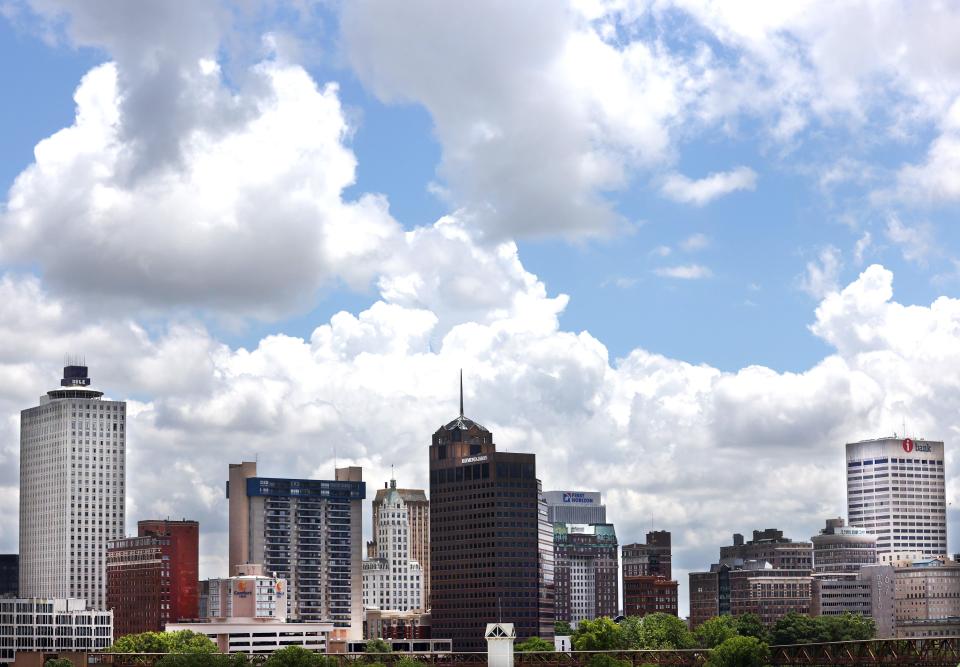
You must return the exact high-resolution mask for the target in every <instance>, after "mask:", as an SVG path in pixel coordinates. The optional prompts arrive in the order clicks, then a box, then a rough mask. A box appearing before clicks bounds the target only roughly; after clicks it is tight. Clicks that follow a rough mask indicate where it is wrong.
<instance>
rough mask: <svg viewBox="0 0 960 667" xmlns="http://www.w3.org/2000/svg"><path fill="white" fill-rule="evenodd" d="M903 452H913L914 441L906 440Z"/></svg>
mask: <svg viewBox="0 0 960 667" xmlns="http://www.w3.org/2000/svg"><path fill="white" fill-rule="evenodd" d="M903 451H905V452H906V453H907V454H909V453H910V452H912V451H913V440H911V439H910V438H906V439H904V441H903Z"/></svg>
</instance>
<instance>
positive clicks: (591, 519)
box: [543, 491, 607, 524]
mask: <svg viewBox="0 0 960 667" xmlns="http://www.w3.org/2000/svg"><path fill="white" fill-rule="evenodd" d="M543 497H544V500H545V501H546V503H547V520H548V521H549V522H550V523H572V524H600V523H606V522H607V507H606V505H604V504H603V503H602V502H601V500H600V492H599V491H545V492H544V494H543Z"/></svg>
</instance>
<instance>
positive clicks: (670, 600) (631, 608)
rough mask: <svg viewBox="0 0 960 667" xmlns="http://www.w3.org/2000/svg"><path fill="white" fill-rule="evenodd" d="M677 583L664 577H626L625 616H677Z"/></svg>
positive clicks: (624, 591) (624, 594)
mask: <svg viewBox="0 0 960 667" xmlns="http://www.w3.org/2000/svg"><path fill="white" fill-rule="evenodd" d="M677 588H678V585H677V582H676V581H673V580H671V579H664V578H663V577H624V578H623V613H624V615H625V616H646V615H647V614H657V613H663V614H672V615H674V616H677Z"/></svg>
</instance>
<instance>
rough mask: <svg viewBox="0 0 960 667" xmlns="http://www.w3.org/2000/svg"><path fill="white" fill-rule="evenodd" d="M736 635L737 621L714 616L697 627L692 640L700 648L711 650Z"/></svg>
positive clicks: (726, 617) (728, 617) (731, 618)
mask: <svg viewBox="0 0 960 667" xmlns="http://www.w3.org/2000/svg"><path fill="white" fill-rule="evenodd" d="M738 634H739V632H738V631H737V621H736V620H735V619H734V618H733V617H732V616H714V617H713V618H711V619H709V620H707V621H705V622H703V623H701V624H700V625H698V626H697V629H696V630H694V631H693V638H694V640H696V642H697V645H698V646H699V647H700V648H713V647H714V646H719V645H720V644H722V643H723V642H725V641H726V640H728V639H730V638H731V637H736V636H737V635H738Z"/></svg>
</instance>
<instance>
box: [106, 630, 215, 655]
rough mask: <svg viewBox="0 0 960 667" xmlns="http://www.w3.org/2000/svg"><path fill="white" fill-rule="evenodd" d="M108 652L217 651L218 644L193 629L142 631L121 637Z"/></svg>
mask: <svg viewBox="0 0 960 667" xmlns="http://www.w3.org/2000/svg"><path fill="white" fill-rule="evenodd" d="M106 652H107V653H217V652H218V649H217V645H216V644H215V643H213V641H212V640H211V639H210V638H209V637H207V636H206V635H204V634H201V633H199V632H193V631H192V630H178V631H177V632H141V633H140V634H136V635H125V636H123V637H120V638H119V639H117V640H116V641H115V642H113V645H112V646H110V647H109V648H107V649H106Z"/></svg>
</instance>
